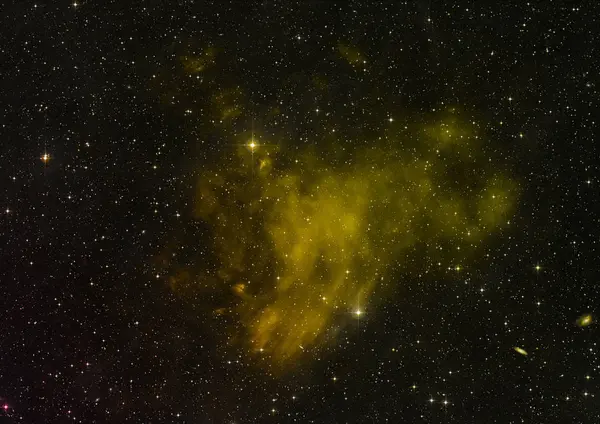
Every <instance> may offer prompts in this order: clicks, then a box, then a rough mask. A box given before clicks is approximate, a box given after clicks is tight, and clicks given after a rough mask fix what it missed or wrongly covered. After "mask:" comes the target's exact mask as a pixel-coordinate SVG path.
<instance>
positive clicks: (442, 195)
mask: <svg viewBox="0 0 600 424" xmlns="http://www.w3.org/2000/svg"><path fill="white" fill-rule="evenodd" d="M402 137H404V138H406V141H405V140H402V139H401V138H402ZM402 137H400V136H398V140H393V142H387V143H386V144H385V145H384V144H381V143H380V144H377V145H375V147H370V148H356V149H353V150H352V151H349V149H342V148H341V147H340V146H335V145H330V146H327V147H319V148H316V147H314V146H313V148H310V149H305V151H303V152H301V153H298V152H297V151H294V154H293V155H291V154H290V153H287V152H286V151H285V148H281V149H277V148H275V146H276V145H277V144H278V143H276V142H274V141H272V140H269V144H267V143H265V144H263V142H262V141H260V140H259V141H256V142H254V140H253V141H252V142H251V143H250V144H247V145H242V146H238V148H237V154H235V155H234V154H232V155H230V156H225V157H224V159H223V162H222V163H219V164H217V165H216V166H215V167H214V169H211V170H209V171H206V172H205V173H204V174H203V175H202V176H201V178H200V179H199V181H198V187H197V198H196V206H195V214H196V218H197V219H199V220H201V221H203V222H204V223H206V224H208V225H209V227H210V229H211V231H212V236H213V242H214V246H213V248H214V253H215V257H216V258H217V259H218V261H217V262H218V265H217V269H215V270H213V271H210V270H204V271H203V274H204V275H208V274H211V272H212V273H213V274H215V275H218V278H214V279H212V280H211V281H212V283H211V284H216V285H220V286H221V288H223V287H227V289H228V290H229V291H230V293H231V294H232V296H234V297H235V298H237V301H236V303H235V305H236V306H235V307H234V308H233V309H232V312H233V314H235V316H236V317H238V319H239V320H240V322H241V323H242V324H243V329H244V330H243V332H244V334H245V335H246V341H245V343H247V346H248V347H249V349H251V350H253V351H259V352H264V354H265V355H269V357H270V358H272V359H273V361H274V362H279V363H286V362H290V361H291V360H296V359H297V358H298V357H299V356H301V355H302V354H303V352H305V351H307V350H310V349H314V348H318V346H319V345H320V344H322V343H324V342H326V340H327V339H328V338H329V337H330V336H331V333H332V329H333V328H335V326H336V325H337V324H339V323H340V322H343V321H344V318H343V317H348V316H352V314H353V313H356V311H361V312H362V311H363V310H365V309H366V311H367V313H368V311H369V308H371V307H372V306H373V307H375V306H374V305H376V304H377V302H376V300H380V299H381V298H382V297H384V296H385V293H386V290H385V287H386V286H389V285H390V284H394V282H393V281H388V280H387V278H388V274H389V271H390V268H391V264H395V266H396V268H398V266H400V267H402V266H404V267H406V269H407V270H408V269H409V268H410V267H411V266H412V265H411V263H410V262H409V261H408V260H406V259H405V258H406V257H407V255H409V254H410V255H421V256H427V257H428V258H429V259H430V260H437V259H439V258H436V255H438V253H437V252H439V251H440V250H444V249H445V250H446V251H448V252H449V253H448V254H447V255H446V256H445V260H448V259H449V258H448V255H449V257H450V258H451V260H453V261H454V264H455V265H456V269H457V270H458V269H460V266H461V265H460V264H461V262H462V261H464V260H465V259H466V258H467V256H468V255H469V254H470V253H471V252H474V251H475V252H476V251H477V249H478V247H479V246H480V245H481V243H482V242H483V240H484V239H485V238H486V237H487V236H489V235H490V234H492V233H493V232H494V231H496V230H498V229H499V228H501V227H503V226H504V225H506V224H507V221H508V219H509V215H510V213H511V210H512V207H513V205H514V202H515V199H516V195H517V185H516V183H515V182H514V181H513V180H511V179H510V178H509V177H507V175H505V174H503V173H502V172H500V171H497V170H494V169H493V167H491V166H490V165H489V160H488V159H486V156H485V154H484V152H483V148H482V142H481V140H480V138H479V136H478V135H477V134H476V132H475V130H474V128H473V127H472V126H471V125H469V124H466V123H462V122H460V121H459V120H458V118H456V117H455V116H453V115H452V114H450V115H448V116H447V117H445V118H443V119H439V120H438V121H437V122H435V123H433V124H431V125H429V126H420V127H419V128H417V129H415V130H414V131H413V132H412V134H410V135H406V134H405V135H403V136H402ZM277 150H279V151H277ZM440 255H441V253H440ZM453 266H454V265H453ZM226 310H227V309H225V308H218V309H217V311H216V313H225V312H226ZM359 313H360V312H359Z"/></svg>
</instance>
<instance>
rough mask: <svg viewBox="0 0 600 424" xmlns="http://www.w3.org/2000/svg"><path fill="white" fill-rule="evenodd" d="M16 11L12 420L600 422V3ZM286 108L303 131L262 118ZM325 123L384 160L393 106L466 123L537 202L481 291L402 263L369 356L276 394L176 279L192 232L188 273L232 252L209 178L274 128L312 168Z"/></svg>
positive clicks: (1, 84) (10, 26)
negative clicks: (225, 123) (209, 213)
mask: <svg viewBox="0 0 600 424" xmlns="http://www.w3.org/2000/svg"><path fill="white" fill-rule="evenodd" d="M1 9H2V15H1V16H3V20H2V28H1V29H0V76H1V77H0V110H1V112H2V113H1V116H0V305H1V306H2V307H1V308H0V314H1V315H0V397H1V398H2V402H4V403H5V404H6V405H7V407H8V409H6V410H4V411H3V412H0V416H1V419H2V420H3V422H15V423H17V422H18V423H21V422H22V423H42V422H47V423H63V422H65V423H66V422H86V423H89V422H98V423H103V422H114V423H121V422H140V423H146V422H148V423H150V422H151V423H158V422H165V423H170V422H173V423H176V422H185V423H231V422H236V423H250V422H252V423H270V422H282V423H285V422H299V423H305V422H306V423H308V422H312V423H362V422H365V423H371V422H373V423H380V422H391V423H397V422H398V423H399V422H407V423H417V422H423V423H447V422H456V423H484V422H485V423H490V422H494V423H521V422H524V423H571V422H573V423H575V422H577V423H597V422H600V406H599V405H600V399H599V397H600V391H599V390H598V379H599V378H600V362H599V350H600V346H599V345H598V343H599V342H598V340H600V339H599V338H598V329H597V325H596V324H594V325H591V326H589V327H586V328H579V327H577V326H576V325H575V324H574V323H575V320H576V319H577V317H578V316H580V315H582V314H584V313H592V314H596V313H597V305H598V302H599V299H600V290H599V289H598V287H599V286H598V251H597V249H598V242H599V240H598V238H599V237H600V229H599V228H598V225H599V217H598V213H599V207H598V199H599V196H598V190H599V189H600V178H599V174H598V154H599V152H598V150H599V149H598V147H597V143H598V131H599V130H598V122H597V121H598V119H600V115H599V112H598V110H599V108H598V106H599V91H598V84H600V81H599V71H600V51H599V50H600V49H599V46H600V37H599V36H600V26H599V25H598V17H599V13H598V12H599V7H598V6H597V5H596V3H595V2H582V3H580V4H578V5H575V6H574V3H573V2H560V1H552V2H539V3H538V2H532V3H530V4H529V5H528V4H527V3H525V2H502V4H496V3H489V4H488V3H487V2H466V1H459V2H434V1H431V2H425V1H416V2H410V1H409V2H399V1H398V2H367V1H351V2H345V3H340V2H337V3H334V2H321V1H319V2H317V1H307V2H297V1H263V2H243V1H234V2H230V1H215V2H202V1H196V2H193V1H185V2H184V1H177V2H175V1H173V2H166V1H140V2H135V3H134V2H96V3H94V2H91V1H90V2H82V3H81V4H79V5H78V6H76V7H75V6H73V5H72V4H71V3H68V2H56V3H54V2H53V3H46V4H45V3H37V4H36V3H34V2H29V1H23V2H18V3H17V4H14V3H10V4H7V5H3V6H2V7H1ZM428 18H431V22H429V21H428ZM297 36H301V40H298V39H297ZM340 41H343V42H344V43H346V44H348V45H351V46H354V47H356V48H357V49H358V50H360V51H361V52H362V53H363V54H364V55H365V57H367V58H368V59H369V68H370V71H369V73H368V76H365V77H362V76H360V74H359V76H357V73H356V72H355V71H354V70H353V69H352V68H351V67H349V66H348V64H347V63H344V62H343V61H340V60H339V58H336V55H335V47H336V46H337V45H338V43H339V42H340ZM207 45H212V46H215V48H216V49H217V50H218V51H219V54H218V56H217V60H216V63H217V65H216V66H217V69H216V70H211V71H207V72H212V74H209V75H208V76H207V77H206V78H207V79H212V80H211V81H212V82H211V83H207V84H206V85H204V86H203V87H205V88H200V89H198V88H194V87H195V86H193V85H192V84H191V83H190V80H189V78H188V77H187V76H186V75H185V74H184V73H183V72H182V71H181V70H178V68H177V66H178V59H177V58H178V57H179V56H181V55H185V54H189V53H190V52H194V51H195V52H196V53H198V52H200V51H202V49H203V48H205V47H206V46H207ZM491 52H494V54H493V55H492V54H491ZM315 74H318V75H321V76H323V78H324V79H325V80H326V81H327V84H328V88H329V89H328V94H327V98H321V99H319V103H317V104H315V103H313V101H314V98H315V96H314V95H313V93H310V92H308V93H307V92H305V90H306V86H307V81H310V80H311V78H312V76H313V75H315ZM235 85H239V86H241V87H243V88H244V90H245V92H246V93H248V96H247V99H246V100H247V102H246V103H251V104H252V111H251V112H250V111H249V110H245V111H244V113H243V116H242V117H240V118H239V119H238V120H237V121H235V122H233V123H232V124H231V125H230V126H229V127H227V128H224V127H222V126H218V125H214V123H212V122H211V121H210V119H208V118H207V119H203V115H202V112H199V114H195V115H193V116H192V117H189V116H187V115H186V114H185V113H184V112H185V110H187V109H193V110H195V111H196V110H204V111H206V110H208V109H209V108H210V95H211V92H212V90H214V89H215V88H216V87H231V86H235ZM203 90H204V91H203ZM171 95H172V96H175V97H176V99H177V100H176V101H174V102H172V103H169V102H165V101H164V98H165V97H166V96H171ZM377 97H380V100H379V101H374V100H373V99H375V98H377ZM509 97H510V98H511V99H512V100H508V98H509ZM279 101H281V102H282V104H284V105H285V106H282V108H283V109H284V111H285V113H286V114H287V115H288V119H287V120H283V121H279V122H278V123H276V124H273V123H267V122H262V118H261V117H262V116H264V115H265V114H266V111H267V110H268V108H269V107H271V106H272V105H274V104H275V103H277V102H279ZM325 105H327V108H328V110H329V111H330V112H331V116H330V118H329V119H330V123H334V124H335V125H336V126H338V127H339V128H340V131H342V132H344V134H347V135H348V137H349V138H352V139H354V140H358V139H360V140H364V141H361V142H364V143H366V144H368V142H369V139H368V135H369V134H372V133H373V132H374V131H375V129H376V128H379V127H380V126H381V124H382V122H385V120H386V117H387V115H386V114H387V113H388V112H390V111H392V112H393V114H394V116H398V117H399V119H398V121H400V120H401V119H400V117H401V116H410V117H419V116H421V117H422V119H423V122H425V121H426V120H427V119H428V118H429V117H430V116H431V114H432V110H433V109H437V110H441V109H444V108H445V107H446V106H447V105H458V106H460V107H461V109H462V110H464V111H466V112H465V113H467V114H468V115H469V116H471V117H472V119H473V120H477V121H478V122H479V123H480V125H481V127H480V131H481V132H482V133H483V134H484V135H485V137H486V139H487V140H489V146H487V147H486V148H487V149H489V151H490V155H495V156H496V157H499V158H502V163H503V164H505V165H503V166H506V169H510V170H511V172H513V173H514V174H513V176H514V177H515V178H516V179H517V180H518V181H519V183H520V188H521V196H520V199H519V203H518V207H517V209H516V211H515V213H514V218H513V219H512V220H511V225H510V226H509V227H508V228H507V229H505V230H503V231H502V232H501V233H499V234H497V235H496V236H495V237H494V238H493V239H492V240H490V242H489V243H488V244H487V248H486V250H485V251H482V252H480V257H479V259H478V260H477V262H476V263H475V264H474V265H473V266H471V268H470V271H469V274H468V276H467V277H459V278H457V277H455V276H454V277H452V276H449V275H448V274H440V275H437V276H428V277H424V278H422V279H419V278H416V277H415V276H410V277H409V276H406V275H404V274H403V273H402V269H401V268H402V267H401V263H400V261H399V264H398V266H397V267H396V272H394V275H395V278H394V279H395V281H397V282H398V285H397V288H396V291H397V293H396V294H395V295H394V296H391V297H390V298H389V299H388V301H387V302H385V303H383V304H382V305H380V306H379V308H378V309H377V310H376V311H375V312H374V314H373V315H372V316H370V317H368V318H367V319H366V321H365V322H364V323H361V332H360V335H359V336H358V335H357V334H358V333H357V331H356V330H355V329H351V328H349V329H347V330H345V333H344V334H342V335H340V342H339V345H338V346H337V348H335V349H332V350H331V351H330V352H329V353H328V354H327V355H324V356H323V357H320V358H315V359H314V361H313V363H311V364H310V365H306V366H300V367H298V368H297V369H296V370H295V371H293V372H291V373H289V374H287V375H285V376H283V377H275V376H271V375H269V374H268V373H267V372H265V371H264V369H261V368H259V367H255V366H253V365H252V364H251V363H249V362H247V361H244V360H240V361H239V362H236V360H238V359H240V358H243V357H244V355H243V353H241V352H238V351H236V349H235V348H231V347H228V346H226V345H225V344H224V343H223V335H222V331H225V330H224V329H223V327H222V326H223V323H219V322H215V321H214V320H211V319H209V318H206V317H207V316H210V315H207V314H203V313H202V312H203V308H206V309H210V308H211V307H212V306H213V305H212V303H214V302H216V301H215V300H214V299H182V298H180V297H177V296H175V295H174V294H173V293H172V292H171V290H170V289H169V287H168V284H167V283H166V282H165V281H164V280H163V279H162V278H159V279H156V278H155V275H154V274H155V273H156V269H155V263H154V261H153V258H155V257H156V255H157V254H158V252H160V251H161V249H163V247H164V245H165V244H166V243H169V242H170V241H171V240H172V239H173V237H174V236H173V234H177V236H176V238H177V240H178V242H182V243H184V244H185V246H187V248H188V249H192V250H193V253H190V254H189V257H190V258H195V257H196V253H198V251H205V252H209V251H210V238H209V237H208V233H207V229H206V228H204V227H202V226H201V225H199V224H198V223H197V222H195V221H194V219H193V218H192V216H191V215H192V214H191V209H192V205H193V202H194V200H193V183H194V182H195V179H194V177H195V176H196V175H197V170H198V169H201V168H202V167H203V166H205V165H208V164H211V163H214V162H215V161H216V160H217V158H219V157H220V156H221V155H222V154H223V151H224V150H225V149H226V148H227V146H228V143H230V141H229V139H228V137H229V136H230V135H233V134H235V133H237V132H240V131H243V130H247V126H248V123H249V122H250V118H249V117H250V116H253V117H255V119H256V120H257V125H258V126H264V127H267V126H268V127H269V131H272V132H273V133H274V134H277V135H278V136H279V137H281V138H282V139H285V140H287V141H286V142H287V143H288V145H289V146H294V144H297V145H298V146H299V147H301V145H302V141H300V140H302V139H303V138H305V137H311V138H313V139H317V140H318V138H319V137H320V136H321V135H322V131H323V130H322V129H321V127H320V125H319V124H317V123H315V122H314V121H311V120H309V119H307V116H308V115H310V114H311V113H313V111H314V109H315V107H325ZM411 119H413V118H411ZM500 122H502V124H500ZM519 133H523V134H524V137H523V138H520V137H518V134H519ZM357 134H358V135H364V136H365V137H362V138H361V137H359V136H356V135H357ZM201 140H203V141H204V142H201ZM86 142H87V143H89V147H88V146H86ZM317 143H318V142H317ZM45 150H46V151H48V153H50V154H51V160H50V161H49V162H48V164H47V165H44V163H42V162H41V161H40V156H41V155H42V154H43V153H44V151H45ZM159 152H160V153H159ZM155 164H156V165H158V167H157V169H154V168H153V165H155ZM5 209H7V210H9V212H6V211H5ZM155 210H156V212H155ZM176 212H179V213H180V214H181V216H180V217H177V216H176ZM143 231H145V232H144V233H142V232H143ZM538 263H539V264H540V265H541V266H542V269H541V271H540V272H536V271H535V270H534V266H535V265H536V264H538ZM389 265H390V268H392V269H394V267H395V264H389ZM465 279H466V280H468V283H467V284H465V283H464V280H465ZM481 288H484V291H483V292H481V291H480V289H481ZM538 302H539V303H540V304H539V305H538ZM202 305H206V306H202ZM505 322H509V323H510V325H505ZM417 340H419V343H417V342H416V341H417ZM517 345H526V346H528V347H529V348H528V351H529V352H530V354H529V356H528V357H526V358H524V357H522V356H520V355H517V354H515V352H514V351H513V350H512V347H513V346H517ZM392 348H394V349H396V350H397V351H396V352H392ZM228 361H231V364H230V363H228ZM450 372H452V374H450ZM333 376H336V377H337V381H335V382H334V381H333V380H332V378H333ZM586 376H589V377H590V378H589V379H586ZM413 384H416V385H417V389H414V390H413V389H411V388H410V386H411V385H413ZM586 393H587V394H586ZM293 397H295V398H293ZM567 397H568V398H569V400H567ZM430 398H433V399H435V401H434V402H433V403H430V402H429V399H430ZM274 399H275V400H274ZM443 399H447V400H448V401H449V404H448V405H443V404H442V403H441V401H442V400H443ZM272 409H275V410H276V412H275V413H273V412H272Z"/></svg>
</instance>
